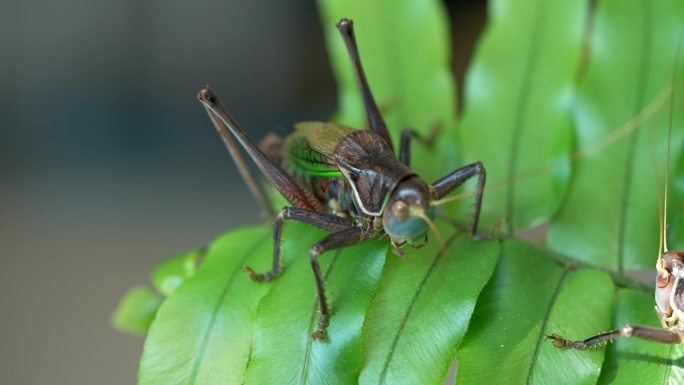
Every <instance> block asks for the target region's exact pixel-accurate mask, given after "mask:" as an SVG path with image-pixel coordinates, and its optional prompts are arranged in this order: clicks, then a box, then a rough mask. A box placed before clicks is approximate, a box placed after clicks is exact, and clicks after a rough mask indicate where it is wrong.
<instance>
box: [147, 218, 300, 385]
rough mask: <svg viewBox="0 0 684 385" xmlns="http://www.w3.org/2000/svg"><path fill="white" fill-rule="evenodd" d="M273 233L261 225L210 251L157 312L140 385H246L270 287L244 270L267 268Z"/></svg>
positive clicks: (232, 235) (235, 233)
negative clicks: (256, 323) (256, 325)
mask: <svg viewBox="0 0 684 385" xmlns="http://www.w3.org/2000/svg"><path fill="white" fill-rule="evenodd" d="M300 231H301V230H300ZM270 234H271V229H269V228H267V227H263V226H261V227H252V228H242V229H238V230H234V231H231V232H230V233H228V234H226V235H224V236H221V237H219V238H218V239H217V240H216V241H215V242H214V243H213V244H212V245H211V246H210V247H209V249H208V251H207V256H206V260H205V261H204V263H203V264H202V266H201V267H200V268H199V269H198V270H197V272H196V273H195V274H194V275H193V276H192V277H190V278H189V279H188V280H187V281H186V282H185V283H184V284H183V285H182V286H181V287H179V288H178V289H177V290H175V291H174V292H173V293H172V294H171V296H169V297H168V298H167V300H166V301H164V303H163V304H162V306H161V308H160V309H159V312H158V314H157V318H156V319H155V322H154V323H153V324H152V327H151V328H150V332H149V335H148V337H147V340H146V341H145V349H144V352H143V356H142V359H141V363H140V372H139V384H141V385H148V384H164V385H173V384H184V385H190V384H240V383H242V378H243V375H244V371H245V366H246V363H247V361H248V358H249V354H250V351H251V346H252V323H253V319H254V316H255V314H256V307H257V305H258V303H259V299H260V298H261V297H262V296H263V295H265V294H266V292H267V291H268V289H269V285H268V284H258V283H255V282H252V281H251V280H249V278H247V276H246V275H245V274H244V273H243V272H242V270H241V267H242V266H243V265H246V264H250V265H255V266H259V267H260V266H261V265H266V264H267V261H269V260H270V258H271V251H272V246H271V242H270ZM293 236H297V234H293Z"/></svg>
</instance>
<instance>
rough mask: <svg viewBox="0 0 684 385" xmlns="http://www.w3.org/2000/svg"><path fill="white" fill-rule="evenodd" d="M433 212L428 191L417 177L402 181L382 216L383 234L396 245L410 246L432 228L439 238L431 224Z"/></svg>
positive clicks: (395, 189) (437, 233)
mask: <svg viewBox="0 0 684 385" xmlns="http://www.w3.org/2000/svg"><path fill="white" fill-rule="evenodd" d="M434 218H435V210H434V208H433V207H431V206H430V189H429V187H428V185H427V184H426V183H425V182H424V181H423V180H422V179H420V178H419V177H417V176H413V177H410V178H408V179H405V180H403V181H401V182H399V184H397V186H396V187H395V188H394V190H393V191H392V193H391V194H390V197H389V200H388V201H387V205H386V206H385V211H384V213H383V215H382V221H383V226H384V228H385V232H386V233H387V234H388V235H389V236H390V238H391V239H392V242H393V243H394V244H395V245H398V246H401V245H404V244H406V243H410V242H412V241H415V240H417V239H419V238H422V237H424V236H425V234H427V232H428V230H430V229H432V230H433V232H435V236H436V237H437V238H438V239H440V238H441V237H440V235H439V232H438V231H437V229H436V228H435V226H434V224H433V223H432V221H433V220H434Z"/></svg>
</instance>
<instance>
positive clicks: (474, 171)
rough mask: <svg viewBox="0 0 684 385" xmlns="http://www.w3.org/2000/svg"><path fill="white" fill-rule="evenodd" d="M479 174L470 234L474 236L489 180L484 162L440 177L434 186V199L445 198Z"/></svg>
mask: <svg viewBox="0 0 684 385" xmlns="http://www.w3.org/2000/svg"><path fill="white" fill-rule="evenodd" d="M475 175H477V176H478V178H477V188H476V190H475V202H474V203H473V217H472V220H471V225H470V229H469V231H470V236H471V237H474V236H475V235H476V234H477V224H478V222H479V220H480V208H481V207H482V195H483V194H484V186H485V182H486V180H487V171H486V170H485V168H484V166H483V165H482V162H475V163H472V164H469V165H467V166H463V167H461V168H459V169H458V170H456V171H454V172H452V173H450V174H448V175H446V176H444V177H442V178H440V179H438V180H437V181H436V182H434V183H433V184H432V185H431V186H432V190H433V195H432V199H433V200H438V199H442V198H444V197H445V196H446V195H447V194H449V193H450V192H452V191H453V190H454V189H455V188H457V187H458V186H460V185H462V184H463V183H464V182H465V181H467V180H468V179H470V178H472V177H473V176H475Z"/></svg>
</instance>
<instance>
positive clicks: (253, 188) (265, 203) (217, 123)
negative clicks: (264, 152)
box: [205, 107, 275, 217]
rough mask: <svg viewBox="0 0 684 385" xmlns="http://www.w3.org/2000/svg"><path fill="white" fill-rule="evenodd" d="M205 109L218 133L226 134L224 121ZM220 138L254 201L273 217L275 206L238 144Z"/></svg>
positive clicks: (226, 138) (223, 137)
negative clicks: (250, 168) (248, 164)
mask: <svg viewBox="0 0 684 385" xmlns="http://www.w3.org/2000/svg"><path fill="white" fill-rule="evenodd" d="M205 109H206V110H207V114H208V115H209V119H211V122H212V123H214V127H215V128H216V131H217V132H219V133H221V132H225V131H226V126H225V124H224V123H223V121H222V120H221V119H219V118H218V116H216V114H214V113H213V112H211V110H209V109H208V108H206V107H205ZM220 136H221V139H222V140H223V143H224V144H225V145H226V148H227V149H228V153H230V157H231V158H233V161H234V162H235V165H236V166H237V168H238V171H239V172H240V175H241V176H242V179H243V180H244V181H245V183H246V184H247V188H249V191H250V192H251V193H252V196H253V197H254V199H256V201H257V203H259V206H261V208H262V209H263V210H264V211H265V212H266V214H268V216H269V217H270V216H273V214H275V211H274V210H273V206H271V201H270V199H268V196H267V195H266V192H264V189H263V188H262V187H261V184H260V183H259V182H258V181H257V178H255V177H254V175H253V174H252V172H251V171H250V170H249V167H248V166H247V162H246V161H245V158H244V157H243V156H242V154H241V153H240V149H239V148H238V146H237V144H236V143H235V141H234V140H233V138H232V137H231V136H230V135H220Z"/></svg>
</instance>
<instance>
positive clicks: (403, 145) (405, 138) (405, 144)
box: [399, 126, 439, 166]
mask: <svg viewBox="0 0 684 385" xmlns="http://www.w3.org/2000/svg"><path fill="white" fill-rule="evenodd" d="M438 133H439V128H437V126H435V128H433V129H432V131H430V134H429V135H428V136H422V135H421V134H420V133H419V132H417V131H415V130H413V129H411V128H405V129H404V130H403V131H402V132H401V137H400V142H399V161H400V162H401V163H403V164H405V165H407V166H410V165H411V139H415V140H417V141H419V142H421V143H423V144H424V145H425V146H427V147H428V148H430V147H432V145H433V144H434V143H435V139H436V138H437V134H438Z"/></svg>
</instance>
